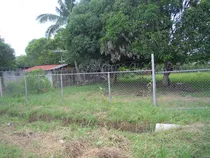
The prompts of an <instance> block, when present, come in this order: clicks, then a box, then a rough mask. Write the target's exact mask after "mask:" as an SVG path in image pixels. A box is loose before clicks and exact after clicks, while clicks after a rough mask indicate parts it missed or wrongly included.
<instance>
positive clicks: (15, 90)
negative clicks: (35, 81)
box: [5, 82, 25, 97]
mask: <svg viewBox="0 0 210 158" xmlns="http://www.w3.org/2000/svg"><path fill="white" fill-rule="evenodd" d="M5 92H6V95H8V96H12V97H21V96H23V95H24V94H25V88H24V84H22V83H18V82H10V83H8V84H7V88H6V91H5Z"/></svg>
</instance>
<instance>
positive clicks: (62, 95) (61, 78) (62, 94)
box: [60, 74, 64, 103]
mask: <svg viewBox="0 0 210 158" xmlns="http://www.w3.org/2000/svg"><path fill="white" fill-rule="evenodd" d="M60 80H61V97H62V103H64V92H63V76H62V74H60Z"/></svg>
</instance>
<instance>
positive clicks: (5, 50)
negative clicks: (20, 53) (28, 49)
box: [0, 37, 15, 68]
mask: <svg viewBox="0 0 210 158" xmlns="http://www.w3.org/2000/svg"><path fill="white" fill-rule="evenodd" d="M14 66H15V55H14V49H13V48H11V46H10V45H9V44H6V43H5V42H4V40H3V39H2V38H1V37H0V68H11V67H14Z"/></svg>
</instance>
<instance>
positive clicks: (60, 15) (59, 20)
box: [36, 0, 76, 38]
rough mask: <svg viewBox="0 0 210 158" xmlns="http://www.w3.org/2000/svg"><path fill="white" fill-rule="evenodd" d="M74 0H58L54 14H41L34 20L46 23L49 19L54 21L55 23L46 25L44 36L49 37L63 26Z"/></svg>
mask: <svg viewBox="0 0 210 158" xmlns="http://www.w3.org/2000/svg"><path fill="white" fill-rule="evenodd" d="M75 1H76V0H64V1H63V0H58V4H59V7H56V12H57V15H56V14H49V13H47V14H41V15H39V16H38V17H37V18H36V20H37V21H39V22H40V23H46V22H49V21H52V22H55V24H53V25H51V26H50V27H48V29H47V31H46V33H45V36H46V37H47V38H50V37H51V36H52V35H53V34H54V33H56V32H57V31H58V30H59V29H60V28H61V27H62V26H65V25H66V24H67V22H68V16H69V14H70V13H71V11H72V8H73V7H74V5H75Z"/></svg>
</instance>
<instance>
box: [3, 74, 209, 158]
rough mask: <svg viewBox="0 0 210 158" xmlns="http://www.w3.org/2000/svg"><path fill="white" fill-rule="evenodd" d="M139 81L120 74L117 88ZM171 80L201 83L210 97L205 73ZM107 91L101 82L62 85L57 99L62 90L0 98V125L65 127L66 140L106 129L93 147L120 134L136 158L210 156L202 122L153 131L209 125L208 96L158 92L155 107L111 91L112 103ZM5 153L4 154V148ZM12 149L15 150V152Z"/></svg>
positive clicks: (40, 128) (42, 129) (45, 129)
mask: <svg viewBox="0 0 210 158" xmlns="http://www.w3.org/2000/svg"><path fill="white" fill-rule="evenodd" d="M149 77H150V76H148V75H145V76H143V78H144V79H142V76H141V81H142V82H143V80H144V82H145V83H146V82H149ZM207 77H208V79H206V78H207ZM161 78H162V75H157V80H158V81H160V80H161ZM204 78H205V79H204ZM138 79H139V77H138V78H135V79H132V83H129V80H127V77H126V79H125V80H120V78H119V80H118V83H117V84H116V85H115V86H116V87H115V88H116V89H119V90H121V91H126V90H127V89H128V88H130V90H131V91H133V88H135V86H132V84H133V85H136V84H135V82H137V81H138ZM171 80H172V82H174V83H180V82H182V83H184V84H188V83H193V84H195V85H193V86H194V87H197V86H198V87H199V88H198V90H199V91H200V90H202V88H205V89H207V90H206V91H205V92H203V93H204V94H206V96H208V95H209V93H208V94H207V92H208V88H209V87H210V85H209V83H210V75H209V73H201V74H200V73H192V74H191V73H188V74H181V76H180V74H179V75H177V74H171ZM203 81H205V83H206V87H205V86H203V85H202V86H201V85H199V84H201V83H204V82H203ZM112 84H114V83H112ZM125 84H126V85H127V86H125V87H124V88H123V86H122V85H125ZM196 85H197V86H196ZM193 86H192V87H193ZM113 87H114V86H113ZM194 87H193V88H194ZM137 89H138V87H137ZM106 91H107V87H106V84H105V82H104V83H99V84H90V85H83V86H79V85H75V86H69V87H65V88H64V100H63V99H62V97H61V89H53V90H51V91H49V92H46V93H42V94H30V95H29V96H28V103H26V102H25V98H24V97H14V98H10V97H8V98H7V97H5V98H1V99H0V114H1V117H0V123H1V124H4V123H7V122H13V123H14V124H15V125H16V126H17V129H18V130H27V129H30V130H32V131H35V132H55V131H57V130H64V131H65V132H64V133H63V135H64V137H65V140H68V141H72V140H76V139H80V138H85V139H89V137H90V134H91V133H93V135H94V134H95V132H96V133H99V134H98V135H99V136H101V135H100V130H101V128H102V129H103V128H105V129H106V130H108V134H105V135H103V136H101V137H102V138H95V137H94V139H93V140H92V139H91V140H90V141H91V142H92V143H93V146H96V147H98V146H99V147H100V146H112V145H113V144H118V142H115V141H113V140H109V136H108V135H112V134H113V135H120V136H123V137H125V138H126V139H128V140H129V142H130V146H131V152H132V157H136V158H138V157H161V158H162V157H166V158H167V157H173V156H174V157H184V158H185V157H187V158H188V157H189V158H190V157H199V156H200V155H202V156H206V155H207V156H209V155H210V153H209V151H208V150H207V148H208V147H209V144H208V141H209V140H208V136H209V134H210V131H209V129H208V128H205V126H202V127H198V129H197V128H196V129H195V130H193V131H190V130H188V129H187V130H186V129H185V128H183V129H180V130H171V131H167V132H163V133H153V132H154V127H155V124H156V123H175V124H180V125H183V126H185V125H195V124H202V125H203V124H206V123H209V122H210V115H209V113H210V102H209V101H208V98H204V97H202V98H198V97H199V95H195V94H194V96H193V95H192V94H193V93H192V92H183V93H184V95H182V94H181V92H179V93H178V94H177V93H172V92H170V93H168V94H165V93H161V96H159V97H158V105H159V106H158V107H154V106H153V103H152V98H151V96H136V95H134V94H133V95H128V94H127V95H121V94H118V93H115V94H114V95H113V97H112V101H111V102H110V101H109V100H108V96H107V92H106ZM112 92H114V90H113V91H112ZM187 93H188V94H187ZM175 94H176V95H175ZM186 94H187V95H186ZM182 108H183V109H182ZM192 127H193V126H192ZM69 130H70V131H69ZM101 134H103V133H101ZM91 138H92V136H91ZM118 145H119V144H118ZM2 149H3V148H2ZM10 149H11V150H13V149H12V148H10V147H9V149H8V150H10ZM0 153H1V151H0ZM5 153H6V154H7V155H8V153H7V152H6V151H5ZM16 153H17V154H18V150H17V152H16Z"/></svg>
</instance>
